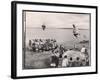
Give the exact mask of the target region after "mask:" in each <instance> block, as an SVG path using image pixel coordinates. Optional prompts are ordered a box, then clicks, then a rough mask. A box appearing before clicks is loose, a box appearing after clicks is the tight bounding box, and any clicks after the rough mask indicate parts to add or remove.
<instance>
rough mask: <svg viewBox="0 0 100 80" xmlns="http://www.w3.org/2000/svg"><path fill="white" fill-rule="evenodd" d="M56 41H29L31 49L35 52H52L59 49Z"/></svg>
mask: <svg viewBox="0 0 100 80" xmlns="http://www.w3.org/2000/svg"><path fill="white" fill-rule="evenodd" d="M57 46H58V45H57V41H56V40H55V39H33V40H29V49H30V50H32V51H33V52H43V51H50V50H53V49H55V48H56V47H57Z"/></svg>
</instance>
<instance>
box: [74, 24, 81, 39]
mask: <svg viewBox="0 0 100 80" xmlns="http://www.w3.org/2000/svg"><path fill="white" fill-rule="evenodd" d="M73 35H74V36H75V37H76V38H78V36H79V35H80V34H79V32H78V28H76V26H75V25H74V24H73Z"/></svg>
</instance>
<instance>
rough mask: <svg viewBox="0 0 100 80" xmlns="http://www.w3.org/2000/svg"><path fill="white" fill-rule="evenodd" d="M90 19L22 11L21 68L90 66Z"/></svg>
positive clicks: (70, 14)
mask: <svg viewBox="0 0 100 80" xmlns="http://www.w3.org/2000/svg"><path fill="white" fill-rule="evenodd" d="M90 17H91V16H90V14H83V13H67V12H66V13H55V12H39V11H38V12H36V11H27V10H26V11H23V23H24V26H23V27H24V32H23V36H24V39H23V50H24V52H23V55H24V57H23V69H42V68H68V67H83V66H90V65H91V59H90V55H91V53H90V41H91V40H90V24H91V23H90Z"/></svg>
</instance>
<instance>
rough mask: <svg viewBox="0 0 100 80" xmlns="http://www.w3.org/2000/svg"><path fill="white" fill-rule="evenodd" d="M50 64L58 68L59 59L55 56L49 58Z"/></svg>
mask: <svg viewBox="0 0 100 80" xmlns="http://www.w3.org/2000/svg"><path fill="white" fill-rule="evenodd" d="M51 63H55V64H56V66H55V67H58V63H59V58H58V57H57V56H51Z"/></svg>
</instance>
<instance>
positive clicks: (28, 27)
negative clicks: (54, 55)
mask: <svg viewBox="0 0 100 80" xmlns="http://www.w3.org/2000/svg"><path fill="white" fill-rule="evenodd" d="M26 28H29V29H31V28H32V29H42V28H37V27H26ZM46 29H73V28H46ZM78 29H79V30H89V29H82V28H78Z"/></svg>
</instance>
